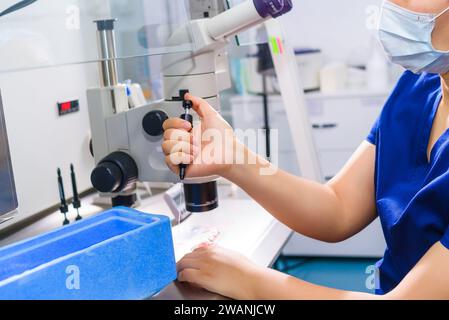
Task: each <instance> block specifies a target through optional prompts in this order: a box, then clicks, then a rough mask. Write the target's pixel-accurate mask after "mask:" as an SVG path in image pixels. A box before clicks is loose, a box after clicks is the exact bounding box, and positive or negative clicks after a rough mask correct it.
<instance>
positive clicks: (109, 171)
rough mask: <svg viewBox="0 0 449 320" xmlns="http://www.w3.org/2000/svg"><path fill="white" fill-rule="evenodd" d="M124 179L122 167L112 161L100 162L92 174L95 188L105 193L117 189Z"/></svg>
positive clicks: (91, 177) (91, 178)
mask: <svg viewBox="0 0 449 320" xmlns="http://www.w3.org/2000/svg"><path fill="white" fill-rule="evenodd" d="M122 179H123V175H122V171H121V170H120V167H118V166H117V165H115V164H114V163H112V162H103V163H100V164H99V165H98V166H97V167H96V168H95V169H94V171H92V175H91V176H90V180H91V182H92V185H93V186H94V188H95V189H97V190H98V191H100V192H104V193H110V192H114V191H116V190H117V189H118V188H119V187H120V185H121V184H122Z"/></svg>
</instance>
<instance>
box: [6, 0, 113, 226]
mask: <svg viewBox="0 0 449 320" xmlns="http://www.w3.org/2000/svg"><path fill="white" fill-rule="evenodd" d="M11 4H12V2H11ZM74 5H75V6H74ZM97 5H98V7H96V6H97ZM2 7H3V5H2ZM77 9H79V10H80V11H79V16H78V18H79V19H77V12H76V10H77ZM73 10H75V12H74V11H73ZM105 10H106V12H107V11H108V9H107V1H104V0H95V1H84V0H71V1H68V0H57V1H56V0H43V1H38V2H36V3H35V4H33V5H32V6H30V7H29V8H26V9H25V10H23V11H20V12H17V13H16V14H13V15H10V16H6V17H5V18H1V19H0V90H1V93H2V97H3V106H4V111H5V118H6V125H7V130H8V136H9V144H10V149H11V158H12V164H13V170H14V177H15V182H16V189H17V194H18V201H19V214H18V216H17V217H16V218H15V219H14V220H13V221H11V223H16V222H18V221H20V220H22V219H24V218H26V217H29V216H30V215H32V214H34V213H36V212H39V211H42V210H44V209H46V208H48V207H50V206H53V205H56V204H57V203H58V202H59V196H58V188H57V183H56V168H57V167H61V168H62V169H63V171H64V180H65V181H64V182H65V187H66V195H67V197H71V196H72V188H71V182H70V175H69V165H70V163H73V164H74V165H75V167H76V170H77V173H78V185H79V186H78V187H79V190H80V191H83V190H85V189H88V188H90V186H91V184H90V179H89V176H90V171H91V170H92V168H93V160H92V157H91V156H90V154H89V151H88V150H89V149H88V142H89V131H90V129H89V121H88V110H87V101H86V89H87V88H89V87H93V86H97V85H98V84H99V73H98V66H97V63H89V64H73V65H71V64H70V63H74V62H81V61H89V60H94V59H95V58H96V57H97V47H96V35H95V25H94V24H93V22H92V21H93V19H95V18H96V17H104V14H105V12H104V11H105ZM87 12H91V13H93V12H97V13H98V16H96V15H90V14H88V13H87ZM74 14H75V15H74ZM76 24H79V28H77V26H76ZM48 64H54V65H60V66H58V67H52V68H43V69H35V70H22V71H11V72H5V70H7V69H8V70H9V69H15V68H28V67H38V66H43V65H48ZM70 99H79V100H80V112H78V113H74V114H71V115H67V116H63V117H59V116H58V114H57V102H64V101H67V100H70ZM11 223H9V224H11ZM9 224H3V225H2V226H1V227H2V228H4V227H6V226H8V225H9Z"/></svg>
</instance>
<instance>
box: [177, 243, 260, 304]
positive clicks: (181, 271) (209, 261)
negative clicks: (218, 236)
mask: <svg viewBox="0 0 449 320" xmlns="http://www.w3.org/2000/svg"><path fill="white" fill-rule="evenodd" d="M261 271H262V269H261V268H259V267H257V266H256V265H254V264H253V263H251V262H250V261H249V260H248V259H247V258H246V257H244V256H242V255H240V254H237V253H234V252H232V251H229V250H226V249H223V248H219V247H215V246H210V247H202V248H199V249H196V250H195V251H193V252H192V253H190V254H188V255H186V256H185V257H184V258H183V259H182V260H181V261H180V262H179V263H178V281H180V282H188V283H191V284H193V285H196V286H199V287H202V288H204V289H206V290H208V291H210V292H214V293H218V294H220V295H222V296H225V297H228V298H232V299H241V300H243V299H247V300H250V299H254V294H253V292H254V290H253V289H254V286H255V283H257V278H258V277H260V276H259V274H260V272H261Z"/></svg>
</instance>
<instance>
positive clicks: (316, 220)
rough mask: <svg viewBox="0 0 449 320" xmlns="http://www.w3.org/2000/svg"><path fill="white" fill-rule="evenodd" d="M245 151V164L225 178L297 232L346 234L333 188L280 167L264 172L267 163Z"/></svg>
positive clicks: (335, 237) (330, 237) (327, 237)
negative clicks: (294, 174)
mask: <svg viewBox="0 0 449 320" xmlns="http://www.w3.org/2000/svg"><path fill="white" fill-rule="evenodd" d="M244 152H246V156H245V159H246V160H245V164H238V165H234V166H233V167H232V168H231V169H230V170H229V171H228V172H227V173H226V174H225V175H224V176H225V178H227V179H228V180H230V181H232V182H233V183H235V184H237V185H238V186H240V187H241V188H242V189H243V190H244V191H245V192H247V193H248V194H249V195H250V196H251V197H252V198H253V199H255V200H256V201H257V202H258V203H259V204H261V205H262V206H263V207H264V208H265V209H266V210H267V211H269V212H270V213H271V214H272V215H273V216H275V217H276V218H277V219H278V220H280V221H281V222H283V223H284V224H286V225H288V226H289V227H290V228H292V229H293V230H295V231H296V232H299V233H301V234H303V235H305V236H308V237H311V238H315V239H319V240H322V241H329V242H335V241H340V240H341V238H342V237H344V236H345V234H346V233H347V228H346V227H347V226H346V225H345V221H344V219H342V214H343V213H342V211H343V210H342V206H341V201H340V199H339V198H338V196H337V195H336V194H335V192H334V191H333V190H332V188H330V187H329V186H327V185H322V184H319V183H316V182H313V181H308V180H305V179H302V178H299V177H295V176H293V175H290V174H288V173H286V172H284V171H281V170H277V171H276V172H274V173H273V172H271V173H272V174H266V172H269V171H270V170H269V169H268V168H269V167H270V164H269V163H268V162H267V161H266V160H264V159H263V158H261V157H257V156H255V155H254V154H252V153H251V152H250V151H248V150H247V149H245V151H244ZM248 159H256V160H255V161H248ZM248 162H252V164H249V163H248Z"/></svg>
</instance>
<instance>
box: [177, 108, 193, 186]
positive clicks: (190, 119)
mask: <svg viewBox="0 0 449 320" xmlns="http://www.w3.org/2000/svg"><path fill="white" fill-rule="evenodd" d="M182 107H183V108H184V110H185V112H184V114H183V115H181V119H183V120H185V121H188V122H190V124H191V125H192V128H193V116H192V115H191V114H190V109H192V107H193V103H192V101H190V100H184V101H183V102H182ZM186 169H187V165H186V164H180V165H179V178H180V179H181V181H183V180H184V179H185V177H186Z"/></svg>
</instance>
